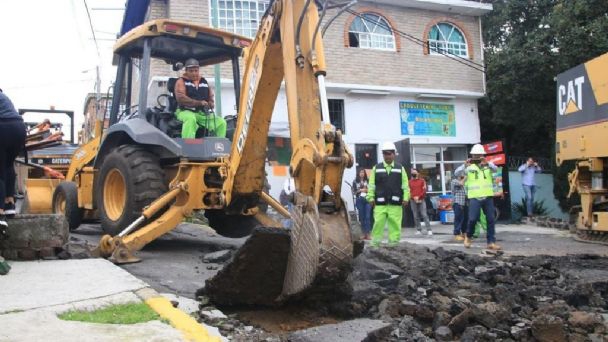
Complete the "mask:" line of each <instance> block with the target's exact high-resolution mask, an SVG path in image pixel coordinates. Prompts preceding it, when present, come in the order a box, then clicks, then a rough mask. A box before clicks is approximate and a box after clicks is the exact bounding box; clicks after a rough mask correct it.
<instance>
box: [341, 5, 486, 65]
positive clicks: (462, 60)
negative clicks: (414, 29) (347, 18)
mask: <svg viewBox="0 0 608 342" xmlns="http://www.w3.org/2000/svg"><path fill="white" fill-rule="evenodd" d="M346 12H348V13H350V14H352V15H354V16H356V17H358V18H360V19H362V20H365V21H367V22H369V23H373V24H375V25H378V26H380V27H382V28H384V29H386V30H388V31H390V32H395V33H397V34H398V35H399V36H400V37H403V38H405V39H407V40H409V41H412V42H414V43H416V44H418V45H420V46H422V47H424V48H429V46H428V43H427V42H425V41H424V40H422V39H419V38H416V37H414V36H413V35H411V34H408V33H405V32H403V31H400V30H397V29H394V28H391V27H390V26H389V25H388V24H385V23H383V22H378V21H372V20H370V19H368V18H366V17H365V16H364V15H363V14H361V13H359V12H356V11H353V10H351V9H346ZM429 49H430V48H429ZM433 51H434V52H437V53H439V54H441V55H443V56H445V57H447V58H450V59H452V60H454V61H456V62H458V63H460V64H463V65H465V66H467V67H469V68H472V69H474V70H477V71H479V72H482V73H485V65H483V64H479V63H476V62H474V61H472V60H470V59H467V58H464V57H461V56H458V55H455V54H452V53H450V52H447V53H446V52H445V51H443V50H439V49H437V50H433ZM478 67H479V68H478Z"/></svg>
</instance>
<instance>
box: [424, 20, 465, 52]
mask: <svg viewBox="0 0 608 342" xmlns="http://www.w3.org/2000/svg"><path fill="white" fill-rule="evenodd" d="M428 39H429V49H430V52H431V54H439V53H441V54H452V55H456V56H461V57H468V51H467V42H466V41H465V39H464V34H462V32H460V30H459V29H458V28H457V27H456V26H454V25H452V24H449V23H439V24H436V25H435V26H433V27H432V28H431V31H430V32H429V37H428Z"/></svg>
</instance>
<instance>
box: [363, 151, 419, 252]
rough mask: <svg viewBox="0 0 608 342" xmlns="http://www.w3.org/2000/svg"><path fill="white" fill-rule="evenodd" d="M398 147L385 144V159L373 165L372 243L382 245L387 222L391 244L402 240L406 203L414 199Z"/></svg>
mask: <svg viewBox="0 0 608 342" xmlns="http://www.w3.org/2000/svg"><path fill="white" fill-rule="evenodd" d="M396 151H397V149H396V148H395V144H393V143H392V142H385V143H384V144H382V157H383V159H384V161H383V162H382V163H379V164H378V165H376V166H374V167H373V168H372V172H371V174H370V178H369V184H368V189H367V190H368V192H367V200H368V201H369V202H370V203H371V205H372V207H373V208H374V227H373V229H372V242H371V246H372V247H378V246H379V245H380V242H382V239H383V238H384V226H385V224H387V223H388V244H389V246H396V245H398V244H399V241H400V240H401V221H402V218H403V209H402V208H403V207H405V206H407V204H408V201H409V199H410V188H409V185H408V179H407V174H406V173H405V169H404V168H403V166H402V165H401V164H399V163H397V162H395V154H396Z"/></svg>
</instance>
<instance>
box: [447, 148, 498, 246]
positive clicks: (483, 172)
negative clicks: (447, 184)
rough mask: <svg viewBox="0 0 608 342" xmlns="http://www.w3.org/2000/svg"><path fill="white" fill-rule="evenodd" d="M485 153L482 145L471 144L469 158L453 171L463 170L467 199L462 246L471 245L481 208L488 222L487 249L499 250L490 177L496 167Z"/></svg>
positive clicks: (492, 184)
mask: <svg viewBox="0 0 608 342" xmlns="http://www.w3.org/2000/svg"><path fill="white" fill-rule="evenodd" d="M485 154H486V151H485V150H484V148H483V146H482V145H480V144H475V145H473V148H472V149H471V158H470V159H469V160H467V161H466V163H465V164H464V165H462V166H460V167H458V168H457V169H456V171H455V173H458V172H460V171H464V172H465V177H466V178H465V182H464V187H465V190H466V193H467V198H468V199H469V222H468V224H467V232H466V236H465V238H464V247H466V248H470V247H471V244H472V238H473V232H474V231H475V224H477V221H478V220H479V216H480V212H481V210H483V213H484V214H485V215H486V219H487V223H488V232H487V243H488V249H492V250H499V249H501V247H500V246H499V245H497V244H496V236H495V227H494V225H495V222H494V221H495V218H494V181H493V179H492V172H493V171H496V170H497V168H496V165H494V164H493V163H491V162H488V161H487V160H486V158H485Z"/></svg>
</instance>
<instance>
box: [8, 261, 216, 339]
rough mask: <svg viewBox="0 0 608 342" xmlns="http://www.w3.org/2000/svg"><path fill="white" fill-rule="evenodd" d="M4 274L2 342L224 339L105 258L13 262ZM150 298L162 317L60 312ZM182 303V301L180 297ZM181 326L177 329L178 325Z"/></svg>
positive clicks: (144, 300) (96, 307) (146, 300)
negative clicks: (73, 317)
mask: <svg viewBox="0 0 608 342" xmlns="http://www.w3.org/2000/svg"><path fill="white" fill-rule="evenodd" d="M9 263H10V265H11V267H12V269H11V271H10V272H9V273H8V274H7V275H5V276H0V327H1V328H0V340H1V341H188V340H192V341H213V342H215V341H221V340H222V339H221V337H219V334H218V333H217V330H215V331H213V328H208V327H205V326H203V325H201V324H199V323H197V322H196V321H195V320H194V319H193V318H191V317H190V316H188V315H187V314H186V313H184V312H183V311H180V310H177V309H174V308H173V307H172V305H171V302H170V301H169V300H168V299H167V298H166V297H163V296H161V295H159V294H158V293H157V292H156V291H154V290H153V289H151V288H150V287H149V286H148V284H146V283H145V282H142V281H141V280H139V279H137V278H135V277H134V276H132V275H131V274H129V273H128V272H126V271H124V270H123V269H121V268H120V267H117V266H115V265H114V264H112V263H111V262H109V261H107V260H104V259H84V260H53V261H29V262H19V261H10V262H9ZM142 301H143V302H146V303H147V304H148V305H149V306H150V307H152V309H154V310H155V311H156V312H157V313H159V315H160V316H161V317H162V318H163V319H164V320H166V321H167V322H169V323H170V324H169V323H164V322H161V321H160V320H155V321H149V322H146V323H138V324H130V325H126V324H125V325H121V324H99V323H84V322H74V321H64V320H60V319H59V318H58V317H57V314H60V313H63V312H65V311H69V310H74V309H76V310H95V309H99V308H102V307H105V306H108V305H113V304H123V303H129V302H142ZM180 302H181V300H180ZM176 327H177V328H176Z"/></svg>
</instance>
